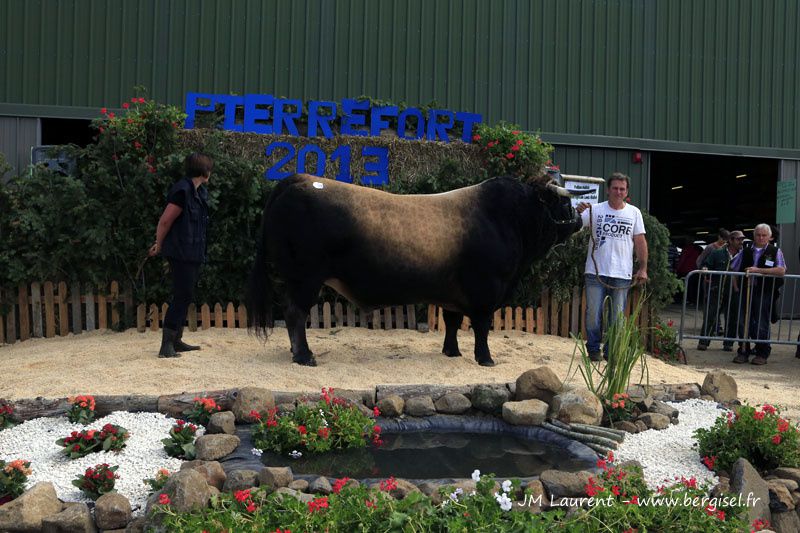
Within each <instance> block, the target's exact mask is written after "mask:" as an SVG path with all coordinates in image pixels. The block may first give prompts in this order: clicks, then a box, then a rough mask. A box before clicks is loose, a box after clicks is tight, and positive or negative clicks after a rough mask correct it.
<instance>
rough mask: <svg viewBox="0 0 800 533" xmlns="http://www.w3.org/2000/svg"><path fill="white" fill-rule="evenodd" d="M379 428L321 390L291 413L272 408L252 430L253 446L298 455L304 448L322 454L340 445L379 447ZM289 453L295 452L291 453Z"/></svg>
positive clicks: (355, 408)
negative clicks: (370, 443)
mask: <svg viewBox="0 0 800 533" xmlns="http://www.w3.org/2000/svg"><path fill="white" fill-rule="evenodd" d="M380 435H381V428H380V426H378V425H376V424H375V423H374V421H373V420H372V419H371V418H369V417H368V416H367V415H366V414H364V413H363V412H361V410H360V409H359V408H358V407H357V406H356V405H353V404H352V403H350V402H349V401H347V400H345V399H344V398H339V397H336V396H335V395H334V393H333V389H326V388H323V389H322V394H321V396H320V399H319V401H317V402H309V401H306V402H301V403H300V404H299V405H298V406H297V407H296V408H295V409H294V411H292V412H289V413H285V414H283V415H278V411H277V409H274V408H273V409H271V410H270V411H269V412H268V413H267V417H266V418H262V419H260V420H259V421H258V422H257V423H256V425H255V427H254V429H253V443H254V445H255V447H256V448H259V449H261V450H265V451H267V450H268V451H272V452H275V453H277V454H281V455H283V454H290V455H292V457H299V456H300V455H302V452H303V451H308V452H311V453H323V452H327V451H329V450H338V449H343V448H360V447H361V448H363V447H365V446H367V444H368V443H369V442H372V444H374V445H376V446H379V445H380V444H382V442H383V441H382V440H381V438H380ZM290 452H295V453H293V454H291V453H290Z"/></svg>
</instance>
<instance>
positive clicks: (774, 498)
mask: <svg viewBox="0 0 800 533" xmlns="http://www.w3.org/2000/svg"><path fill="white" fill-rule="evenodd" d="M767 487H768V488H769V510H770V511H771V512H772V516H773V517H774V516H775V513H785V512H786V511H794V498H792V493H791V492H790V491H789V489H787V488H786V485H784V484H783V483H781V482H780V481H778V480H774V479H773V480H769V481H767ZM798 531H800V530H798Z"/></svg>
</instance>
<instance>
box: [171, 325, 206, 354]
mask: <svg viewBox="0 0 800 533" xmlns="http://www.w3.org/2000/svg"><path fill="white" fill-rule="evenodd" d="M182 338H183V328H178V331H176V332H175V341H174V342H173V343H172V346H173V347H174V348H175V351H176V352H191V351H193V350H199V349H200V347H199V346H194V345H192V344H186V343H185V342H183V341H182V340H181V339H182Z"/></svg>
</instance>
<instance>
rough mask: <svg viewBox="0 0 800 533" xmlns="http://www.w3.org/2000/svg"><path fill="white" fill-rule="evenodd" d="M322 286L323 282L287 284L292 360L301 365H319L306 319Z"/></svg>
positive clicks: (287, 321) (288, 323)
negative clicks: (310, 342) (311, 343)
mask: <svg viewBox="0 0 800 533" xmlns="http://www.w3.org/2000/svg"><path fill="white" fill-rule="evenodd" d="M321 287H322V283H309V282H289V283H288V286H287V298H288V304H287V306H286V330H287V331H288V333H289V342H290V343H291V345H292V361H293V362H295V363H297V364H299V365H306V366H317V360H316V359H315V358H314V354H313V353H312V352H311V349H310V348H309V347H308V340H307V339H306V320H307V319H308V313H309V310H310V309H311V306H312V305H313V304H314V303H316V301H317V296H318V295H319V290H320V288H321Z"/></svg>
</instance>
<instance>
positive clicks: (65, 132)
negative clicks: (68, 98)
mask: <svg viewBox="0 0 800 533" xmlns="http://www.w3.org/2000/svg"><path fill="white" fill-rule="evenodd" d="M90 125H91V121H89V120H81V119H69V118H43V119H42V145H43V146H49V145H58V144H77V145H78V146H80V147H86V146H87V145H88V144H89V143H91V142H93V141H94V139H93V137H94V136H95V135H97V132H96V131H94V130H93V129H92V128H91V127H90Z"/></svg>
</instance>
